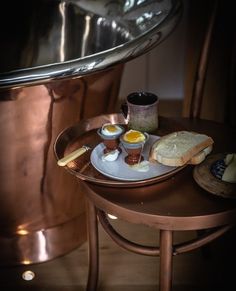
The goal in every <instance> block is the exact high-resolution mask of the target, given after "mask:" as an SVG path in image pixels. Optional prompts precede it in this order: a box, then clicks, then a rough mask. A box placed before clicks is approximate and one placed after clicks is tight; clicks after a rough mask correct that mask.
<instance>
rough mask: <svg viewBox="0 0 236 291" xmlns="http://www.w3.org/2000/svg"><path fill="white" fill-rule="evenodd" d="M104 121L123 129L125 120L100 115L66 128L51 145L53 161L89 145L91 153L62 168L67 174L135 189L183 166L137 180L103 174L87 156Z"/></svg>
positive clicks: (98, 182)
mask: <svg viewBox="0 0 236 291" xmlns="http://www.w3.org/2000/svg"><path fill="white" fill-rule="evenodd" d="M160 119H161V118H160ZM160 121H161V123H163V122H162V121H164V120H162V119H161V120H160ZM108 122H112V123H117V124H122V125H123V126H126V121H125V119H124V117H123V115H122V114H110V115H100V116H97V117H94V118H90V119H87V120H84V121H81V122H80V123H78V124H76V125H74V126H72V127H69V128H67V129H66V130H64V131H63V132H61V133H60V134H59V136H58V137H57V139H56V141H55V144H54V151H55V154H56V158H57V159H61V158H62V157H64V156H65V155H67V154H69V153H70V152H72V151H73V150H75V149H77V148H80V147H82V146H83V145H89V146H91V150H89V151H88V152H86V153H85V154H83V155H82V156H80V157H79V158H77V159H76V160H75V161H73V162H70V163H69V164H67V166H66V167H64V168H65V169H66V170H67V171H68V172H69V173H71V174H72V175H74V176H75V177H77V178H79V179H81V180H85V181H88V182H92V183H95V184H99V185H103V186H110V187H137V186H144V185H149V184H153V183H157V182H160V181H163V180H165V179H168V178H170V177H172V176H173V175H175V174H176V173H177V172H179V171H181V170H182V169H183V168H184V167H185V166H183V167H177V168H174V167H173V170H171V171H170V172H167V173H165V174H162V175H158V176H155V177H152V178H149V179H144V180H137V181H121V180H116V179H113V178H110V177H108V176H105V175H103V174H102V173H100V172H99V171H97V170H96V169H95V168H94V167H93V166H92V164H91V160H90V155H91V153H92V150H93V149H94V148H95V147H96V146H97V145H98V144H99V143H101V138H100V137H99V136H98V134H97V129H98V128H99V127H101V126H102V125H103V124H104V123H108ZM165 133H167V132H165V131H163V130H159V131H157V135H163V134H165Z"/></svg>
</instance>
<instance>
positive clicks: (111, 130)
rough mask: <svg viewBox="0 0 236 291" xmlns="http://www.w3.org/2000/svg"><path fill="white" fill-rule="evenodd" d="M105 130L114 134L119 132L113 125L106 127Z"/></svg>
mask: <svg viewBox="0 0 236 291" xmlns="http://www.w3.org/2000/svg"><path fill="white" fill-rule="evenodd" d="M104 129H106V130H107V131H109V132H114V133H115V132H117V130H118V129H117V127H116V126H115V125H112V124H110V125H106V126H104Z"/></svg>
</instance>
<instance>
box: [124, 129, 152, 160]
mask: <svg viewBox="0 0 236 291" xmlns="http://www.w3.org/2000/svg"><path fill="white" fill-rule="evenodd" d="M143 134H144V135H145V140H144V141H141V142H127V141H125V140H124V134H123V135H122V136H121V137H120V141H121V144H122V145H123V147H124V149H125V151H126V152H127V154H128V155H127V156H126V157H125V162H126V163H127V164H128V165H135V164H138V163H140V162H141V161H143V159H144V158H143V156H142V151H143V148H144V145H145V143H146V142H147V140H148V138H149V135H148V134H147V133H146V132H145V133H143Z"/></svg>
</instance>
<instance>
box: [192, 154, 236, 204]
mask: <svg viewBox="0 0 236 291" xmlns="http://www.w3.org/2000/svg"><path fill="white" fill-rule="evenodd" d="M225 156H226V153H218V154H214V155H209V156H208V157H207V158H206V160H205V161H204V162H202V163H201V164H199V165H197V166H196V167H195V168H194V171H193V177H194V179H195V181H196V182H197V184H198V185H199V186H200V187H202V188H203V189H205V190H206V191H208V192H209V193H211V194H214V195H217V196H221V197H224V198H231V199H236V183H229V182H225V181H222V180H221V179H220V177H221V175H222V173H221V169H220V168H219V169H217V168H215V167H214V168H213V166H217V167H218V165H220V164H221V161H223V159H224V158H225ZM217 176H218V177H217Z"/></svg>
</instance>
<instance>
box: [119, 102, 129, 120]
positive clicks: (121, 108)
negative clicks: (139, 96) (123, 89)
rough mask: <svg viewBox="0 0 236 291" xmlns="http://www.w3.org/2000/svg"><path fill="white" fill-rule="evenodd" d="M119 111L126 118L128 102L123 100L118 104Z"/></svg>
mask: <svg viewBox="0 0 236 291" xmlns="http://www.w3.org/2000/svg"><path fill="white" fill-rule="evenodd" d="M120 110H121V113H122V114H123V115H124V118H125V119H127V117H128V104H127V102H126V101H124V102H123V103H122V104H121V106H120Z"/></svg>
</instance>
